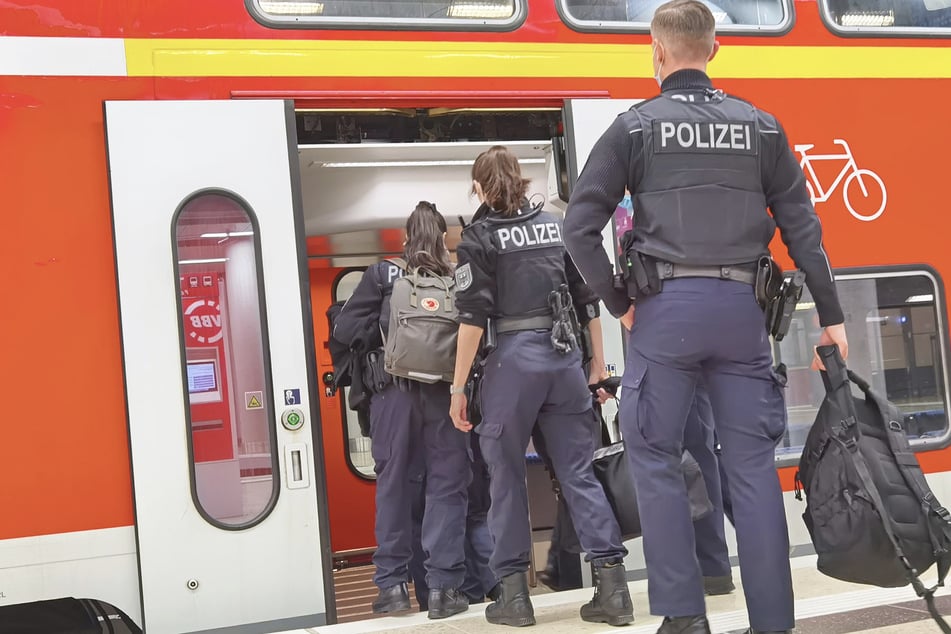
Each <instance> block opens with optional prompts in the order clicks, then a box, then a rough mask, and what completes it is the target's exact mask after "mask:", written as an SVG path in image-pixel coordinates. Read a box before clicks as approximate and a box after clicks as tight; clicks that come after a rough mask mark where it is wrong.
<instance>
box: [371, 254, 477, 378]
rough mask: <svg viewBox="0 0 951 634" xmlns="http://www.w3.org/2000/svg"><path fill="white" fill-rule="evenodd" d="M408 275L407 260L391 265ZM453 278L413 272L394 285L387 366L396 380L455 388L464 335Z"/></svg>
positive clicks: (386, 351) (385, 356) (384, 359)
mask: <svg viewBox="0 0 951 634" xmlns="http://www.w3.org/2000/svg"><path fill="white" fill-rule="evenodd" d="M389 262H392V263H393V264H395V265H397V266H399V267H400V268H401V269H403V270H404V271H405V270H406V264H405V262H403V261H402V260H398V259H392V260H389ZM455 293H456V282H455V278H454V277H453V276H451V275H450V276H441V275H433V274H429V273H428V272H424V271H421V270H420V269H413V270H411V271H407V273H406V274H405V275H404V276H403V277H401V278H399V279H397V280H396V281H395V282H394V283H393V294H392V296H391V297H390V329H389V333H388V335H387V337H386V340H385V341H384V344H383V355H384V356H383V365H384V368H385V369H386V371H387V372H388V373H390V374H392V375H393V376H398V377H403V378H406V379H412V380H413V381H420V382H422V383H436V382H438V381H446V382H448V383H452V379H453V375H454V374H455V368H456V336H457V333H458V332H459V323H458V322H457V321H456V316H457V315H458V313H457V311H456V306H455V304H456V302H455Z"/></svg>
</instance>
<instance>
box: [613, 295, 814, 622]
mask: <svg viewBox="0 0 951 634" xmlns="http://www.w3.org/2000/svg"><path fill="white" fill-rule="evenodd" d="M628 345H629V351H628V356H627V359H626V361H625V364H626V367H625V371H624V378H623V381H622V385H623V386H624V389H623V394H622V398H621V428H622V431H623V434H624V440H625V443H626V447H627V451H626V453H627V455H628V459H629V465H630V468H631V473H632V475H633V477H634V481H635V486H636V488H637V500H638V506H639V511H640V515H641V521H642V527H643V532H644V554H645V558H646V562H647V574H648V596H649V599H650V607H651V613H652V614H655V615H658V616H671V617H676V616H689V615H695V614H703V613H704V612H705V607H704V598H703V582H702V578H701V570H700V566H699V563H698V561H697V557H696V551H695V548H696V544H695V540H694V527H693V524H692V522H691V521H690V508H689V505H688V502H687V496H686V490H685V486H684V481H683V476H682V474H681V471H680V460H681V454H682V451H683V446H684V433H685V427H686V422H687V419H688V416H689V414H690V409H691V407H692V406H693V403H694V396H695V393H696V388H697V385H698V383H699V382H700V381H702V382H703V384H704V385H705V386H706V389H707V391H708V393H709V396H710V403H711V405H712V409H713V420H714V424H715V426H716V431H717V434H718V436H719V439H720V441H721V442H722V446H723V452H722V459H723V469H724V471H725V473H726V475H727V477H728V479H729V481H730V496H731V498H732V504H733V513H734V520H735V522H736V533H737V543H738V549H739V557H740V574H741V577H742V583H743V588H744V593H745V595H746V605H747V611H748V613H749V618H750V625H751V626H752V627H753V628H754V629H757V630H787V629H792V628H793V627H794V625H795V619H794V614H793V592H792V578H791V575H790V568H789V535H788V532H787V527H786V514H785V510H784V507H783V496H782V489H781V488H780V485H779V477H778V475H777V473H776V467H775V466H774V451H775V447H776V444H777V443H778V442H779V441H780V439H781V438H782V436H783V434H784V433H785V430H786V407H785V402H784V395H783V391H782V382H781V380H780V379H779V378H778V377H777V376H776V375H775V373H774V372H773V370H772V357H771V354H770V344H769V338H768V336H767V333H766V328H765V324H764V317H763V311H762V310H761V309H760V308H759V306H758V305H757V303H756V300H755V298H754V295H753V287H752V286H750V285H747V284H742V283H740V282H734V281H726V280H717V279H706V278H684V279H675V280H668V281H666V282H665V283H664V288H663V291H662V292H661V293H659V294H657V295H654V296H651V297H647V298H644V299H642V300H639V301H638V304H637V311H636V317H635V323H634V326H633V328H632V329H631V336H630V339H629V342H628Z"/></svg>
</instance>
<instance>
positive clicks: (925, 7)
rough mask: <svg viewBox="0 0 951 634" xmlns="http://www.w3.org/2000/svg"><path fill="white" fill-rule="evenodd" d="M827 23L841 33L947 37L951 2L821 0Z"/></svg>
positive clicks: (930, 0) (949, 25) (950, 22)
mask: <svg viewBox="0 0 951 634" xmlns="http://www.w3.org/2000/svg"><path fill="white" fill-rule="evenodd" d="M819 4H820V6H821V7H822V15H823V17H824V19H825V22H826V24H828V25H829V27H830V28H831V29H832V30H833V31H836V32H838V33H870V32H871V33H894V34H914V33H919V34H922V35H928V34H935V35H943V36H945V37H947V35H948V31H949V29H951V0H820V2H819Z"/></svg>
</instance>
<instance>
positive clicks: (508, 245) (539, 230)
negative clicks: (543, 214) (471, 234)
mask: <svg viewBox="0 0 951 634" xmlns="http://www.w3.org/2000/svg"><path fill="white" fill-rule="evenodd" d="M495 235H496V237H497V238H498V240H499V250H500V251H517V250H520V249H532V248H538V247H544V246H548V245H552V244H558V245H560V244H562V241H561V227H559V226H558V223H557V222H543V223H538V224H534V225H515V226H514V227H502V228H501V229H496V231H495Z"/></svg>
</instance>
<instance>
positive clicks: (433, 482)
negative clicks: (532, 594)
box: [370, 381, 472, 589]
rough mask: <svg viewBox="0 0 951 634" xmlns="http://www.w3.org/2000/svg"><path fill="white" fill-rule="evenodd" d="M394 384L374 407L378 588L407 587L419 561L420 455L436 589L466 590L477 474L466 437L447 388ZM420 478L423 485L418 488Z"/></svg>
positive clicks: (427, 549) (425, 539) (425, 529)
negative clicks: (470, 504) (453, 416)
mask: <svg viewBox="0 0 951 634" xmlns="http://www.w3.org/2000/svg"><path fill="white" fill-rule="evenodd" d="M403 383H405V384H409V385H408V386H407V391H402V390H401V389H400V388H399V386H397V385H396V384H395V383H393V384H390V385H389V386H388V387H386V388H385V389H384V390H383V391H382V392H380V393H378V394H374V395H373V399H372V401H371V402H370V433H371V437H372V440H373V444H372V445H371V452H372V454H373V460H374V462H375V467H374V470H375V471H376V526H375V532H376V543H377V549H376V552H375V553H374V555H373V563H374V564H375V565H376V573H375V574H374V576H373V581H374V583H375V584H376V585H377V586H378V587H380V588H388V587H390V586H393V585H396V584H398V583H402V582H405V581H408V577H409V574H408V569H407V567H408V566H409V565H410V561H411V559H412V556H413V518H412V515H413V497H414V493H416V492H417V491H418V487H419V484H418V477H415V475H416V474H414V464H413V463H414V452H415V451H417V450H420V451H422V452H423V461H424V463H425V467H426V476H425V510H424V511H423V521H422V527H421V535H420V538H421V539H420V541H421V544H422V549H423V554H424V555H425V560H424V565H425V567H426V583H427V585H428V586H429V587H430V588H437V589H448V588H459V587H460V586H461V585H462V581H463V578H464V576H465V572H466V568H465V550H464V540H465V533H466V510H467V498H468V493H467V489H468V486H469V480H470V478H471V476H472V470H471V468H470V465H469V450H468V447H467V446H466V442H467V437H466V435H465V434H464V433H462V432H460V431H459V430H457V429H456V428H455V427H454V426H453V424H452V421H451V420H450V418H449V398H450V395H449V388H448V386H447V385H446V384H445V383H436V384H434V385H428V384H425V383H418V382H409V381H406V382H403ZM414 480H417V482H414Z"/></svg>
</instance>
